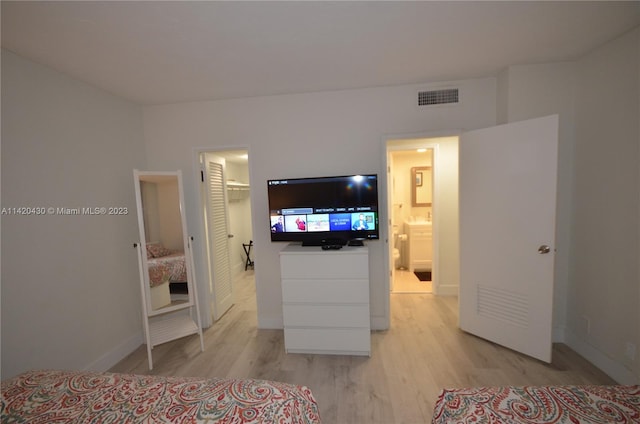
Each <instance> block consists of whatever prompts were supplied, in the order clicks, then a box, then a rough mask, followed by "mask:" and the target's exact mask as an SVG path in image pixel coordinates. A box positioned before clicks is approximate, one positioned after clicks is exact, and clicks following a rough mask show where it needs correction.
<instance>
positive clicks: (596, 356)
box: [565, 331, 640, 385]
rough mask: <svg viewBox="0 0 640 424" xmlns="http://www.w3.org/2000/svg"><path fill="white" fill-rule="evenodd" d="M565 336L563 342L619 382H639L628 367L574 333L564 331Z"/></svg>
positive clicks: (639, 379)
mask: <svg viewBox="0 0 640 424" xmlns="http://www.w3.org/2000/svg"><path fill="white" fill-rule="evenodd" d="M565 336H566V337H565V339H566V341H565V343H566V344H567V346H569V347H570V348H571V349H573V350H574V351H576V352H577V353H578V354H580V355H581V356H582V357H584V358H585V359H586V360H587V361H589V362H591V363H592V364H593V365H595V366H596V367H598V368H599V369H600V370H602V371H603V372H604V373H605V374H607V375H608V376H609V377H611V378H613V379H614V380H615V381H616V382H618V383H619V384H632V385H633V384H640V378H638V376H637V375H635V374H634V373H633V371H631V370H630V369H629V368H627V367H625V366H624V365H622V364H621V363H619V362H616V361H614V360H613V359H611V358H610V357H608V356H607V355H606V354H605V353H603V352H601V351H600V350H598V349H596V348H595V347H593V346H591V345H590V344H588V343H587V342H585V341H584V340H582V339H580V338H579V337H578V336H576V335H575V334H574V333H572V332H570V331H565Z"/></svg>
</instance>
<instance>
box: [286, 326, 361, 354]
mask: <svg viewBox="0 0 640 424" xmlns="http://www.w3.org/2000/svg"><path fill="white" fill-rule="evenodd" d="M284 341H285V346H286V350H287V352H293V353H296V352H299V353H333V354H340V353H346V354H349V355H370V354H371V332H370V331H369V329H360V328H356V329H351V328H345V329H336V328H333V329H330V330H329V329H321V328H318V329H315V328H314V329H306V328H305V329H302V328H292V329H287V328H285V330H284Z"/></svg>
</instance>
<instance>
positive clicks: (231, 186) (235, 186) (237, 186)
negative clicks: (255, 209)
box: [227, 181, 249, 191]
mask: <svg viewBox="0 0 640 424" xmlns="http://www.w3.org/2000/svg"><path fill="white" fill-rule="evenodd" d="M227 190H240V191H244V190H249V184H246V183H239V182H237V181H227Z"/></svg>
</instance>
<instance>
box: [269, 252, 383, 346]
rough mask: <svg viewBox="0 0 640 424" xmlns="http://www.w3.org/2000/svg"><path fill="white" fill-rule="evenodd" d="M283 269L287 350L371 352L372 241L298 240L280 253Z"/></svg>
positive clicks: (281, 269) (283, 301) (281, 270)
mask: <svg viewBox="0 0 640 424" xmlns="http://www.w3.org/2000/svg"><path fill="white" fill-rule="evenodd" d="M280 272H281V275H282V303H283V314H284V344H285V349H286V351H287V352H291V353H324V354H341V355H367V356H369V355H371V325H370V316H369V249H368V248H367V247H366V246H364V247H343V248H342V249H340V250H322V249H321V248H320V247H302V246H301V245H299V244H293V243H292V244H289V245H288V246H287V247H285V248H284V249H283V250H282V251H281V252H280Z"/></svg>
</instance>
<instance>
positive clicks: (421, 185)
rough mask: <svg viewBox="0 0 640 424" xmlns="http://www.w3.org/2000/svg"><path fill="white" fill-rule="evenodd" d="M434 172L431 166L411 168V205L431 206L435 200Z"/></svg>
mask: <svg viewBox="0 0 640 424" xmlns="http://www.w3.org/2000/svg"><path fill="white" fill-rule="evenodd" d="M432 181H433V172H432V168H431V167H430V166H416V167H413V168H411V204H412V205H413V206H431V202H432V198H433V184H432Z"/></svg>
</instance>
